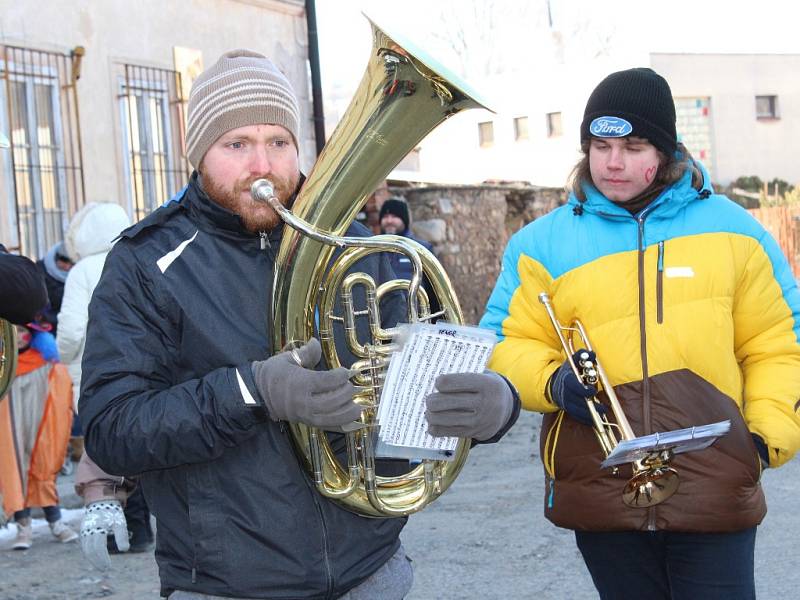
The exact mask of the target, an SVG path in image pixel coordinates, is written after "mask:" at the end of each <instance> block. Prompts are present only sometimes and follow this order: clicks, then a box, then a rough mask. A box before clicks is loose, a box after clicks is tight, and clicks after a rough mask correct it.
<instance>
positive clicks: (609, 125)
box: [589, 117, 633, 137]
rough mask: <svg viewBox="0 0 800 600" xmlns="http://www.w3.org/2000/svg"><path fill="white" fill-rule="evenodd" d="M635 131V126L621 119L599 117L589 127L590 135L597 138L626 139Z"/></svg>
mask: <svg viewBox="0 0 800 600" xmlns="http://www.w3.org/2000/svg"><path fill="white" fill-rule="evenodd" d="M631 131H633V125H631V124H630V123H628V122H627V121H626V120H625V119H621V118H619V117H597V118H596V119H595V120H594V121H592V124H591V125H589V133H591V134H592V135H594V136H596V137H625V136H626V135H630V134H631Z"/></svg>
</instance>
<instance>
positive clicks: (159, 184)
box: [0, 0, 315, 257]
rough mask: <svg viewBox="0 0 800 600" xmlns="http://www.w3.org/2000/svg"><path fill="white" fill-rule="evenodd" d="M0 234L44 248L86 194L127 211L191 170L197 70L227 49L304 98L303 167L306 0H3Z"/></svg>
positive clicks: (24, 246)
mask: <svg viewBox="0 0 800 600" xmlns="http://www.w3.org/2000/svg"><path fill="white" fill-rule="evenodd" d="M0 14H1V15H2V39H0V75H2V77H3V80H2V81H0V130H2V131H3V132H4V133H6V135H7V136H8V138H9V139H10V140H11V142H12V148H11V149H7V150H0V191H2V200H0V241H2V242H3V243H5V245H6V246H8V247H9V248H12V249H16V250H18V251H20V252H21V253H23V254H25V255H27V256H31V257H41V256H42V255H43V254H44V253H46V252H47V250H48V248H49V247H50V246H51V245H52V244H54V243H56V242H58V241H59V240H61V238H62V235H63V228H64V227H65V226H66V224H67V223H68V221H69V218H70V217H71V215H72V214H74V212H75V211H76V210H77V209H78V208H80V206H82V205H83V204H84V203H86V202H89V201H113V202H118V203H119V204H121V205H122V206H123V207H124V208H125V209H126V210H127V211H128V213H129V215H130V216H131V218H132V219H133V220H138V219H139V218H141V217H143V216H144V215H145V214H147V213H148V212H150V211H151V210H153V209H154V208H155V207H157V206H159V205H160V204H161V203H163V202H164V201H165V200H167V199H168V198H169V197H170V196H171V195H172V194H174V193H175V192H176V191H178V190H179V189H180V188H182V187H183V185H184V184H185V183H186V181H187V179H188V175H189V173H190V171H191V168H190V166H189V165H188V163H187V161H186V159H185V155H184V148H183V137H184V123H185V111H186V102H187V100H188V91H189V88H190V87H191V82H192V81H193V79H194V78H195V77H196V76H197V75H198V74H199V73H200V72H201V71H202V70H203V68H205V67H208V66H211V65H212V64H213V63H214V62H215V61H216V60H217V58H218V57H219V56H220V55H221V54H222V53H223V52H225V51H228V50H231V49H235V48H247V49H250V50H254V51H257V52H261V53H263V54H264V55H266V56H268V57H270V58H271V59H272V60H273V62H274V63H275V64H276V65H277V66H278V67H279V68H280V69H281V70H282V71H283V72H284V73H285V74H286V76H287V77H288V78H289V80H290V81H291V82H292V84H293V86H294V88H295V90H296V92H297V95H298V99H299V101H300V107H301V112H302V115H301V116H302V118H303V121H302V123H301V139H300V140H299V143H300V146H301V148H300V155H301V165H302V166H303V167H304V168H308V167H309V166H310V164H311V163H312V162H313V160H314V157H315V145H314V131H313V128H312V126H311V118H312V102H311V97H312V93H311V89H310V83H309V82H310V80H309V71H308V46H307V39H308V36H307V27H306V14H305V10H304V2H303V1H302V0H195V1H193V2H184V1H180V2H164V1H163V0H137V2H135V3H131V2H129V1H127V0H76V1H71V2H64V1H63V0H39V1H38V2H19V0H0Z"/></svg>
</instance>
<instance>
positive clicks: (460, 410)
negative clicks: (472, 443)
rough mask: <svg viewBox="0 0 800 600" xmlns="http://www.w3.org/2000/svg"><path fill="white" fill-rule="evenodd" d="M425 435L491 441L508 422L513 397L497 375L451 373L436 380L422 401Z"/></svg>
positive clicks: (506, 384)
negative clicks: (424, 409) (426, 424)
mask: <svg viewBox="0 0 800 600" xmlns="http://www.w3.org/2000/svg"><path fill="white" fill-rule="evenodd" d="M425 405H426V407H427V410H426V411H425V419H426V420H427V421H428V433H429V434H431V435H432V436H434V437H444V436H455V437H464V438H473V439H476V440H478V441H479V442H483V441H485V440H488V439H489V438H492V437H494V436H495V435H496V434H497V433H498V432H499V431H500V430H501V429H502V428H503V426H504V425H506V423H507V422H508V420H509V419H510V418H511V414H512V413H513V411H514V394H513V393H512V392H511V388H510V387H509V385H508V383H507V382H506V380H505V379H503V378H502V377H500V376H499V375H498V374H497V373H494V372H492V371H486V372H485V373H450V374H448V375H439V376H438V377H437V378H436V391H435V392H433V393H431V394H428V397H427V398H425Z"/></svg>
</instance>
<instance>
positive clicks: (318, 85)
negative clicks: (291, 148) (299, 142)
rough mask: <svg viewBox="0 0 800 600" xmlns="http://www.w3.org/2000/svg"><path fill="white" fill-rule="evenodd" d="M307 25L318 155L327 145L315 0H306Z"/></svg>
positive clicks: (315, 138)
mask: <svg viewBox="0 0 800 600" xmlns="http://www.w3.org/2000/svg"><path fill="white" fill-rule="evenodd" d="M306 27H307V28H308V62H309V65H310V67H311V101H312V104H313V110H314V117H313V121H314V140H315V141H316V143H317V156H319V154H320V152H322V148H323V146H325V113H324V112H323V110H322V80H321V77H320V68H319V38H318V36H317V8H316V5H315V2H314V0H306Z"/></svg>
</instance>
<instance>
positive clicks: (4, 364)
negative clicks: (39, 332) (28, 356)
mask: <svg viewBox="0 0 800 600" xmlns="http://www.w3.org/2000/svg"><path fill="white" fill-rule="evenodd" d="M16 372H17V331H16V329H15V328H14V325H13V324H12V323H10V322H8V321H6V320H5V319H0V398H2V397H3V396H5V394H6V391H8V388H9V386H10V385H11V381H12V380H13V379H14V374H15V373H16Z"/></svg>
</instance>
